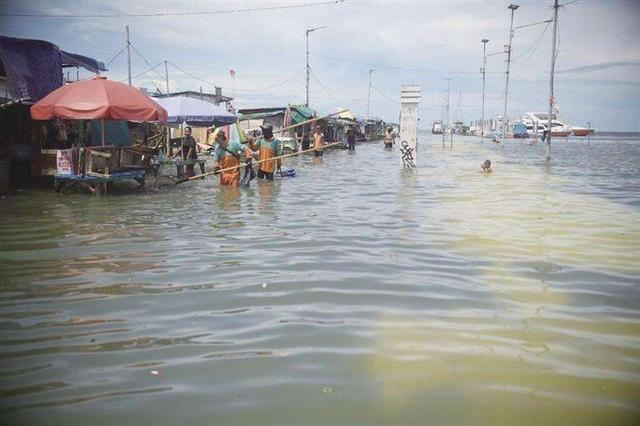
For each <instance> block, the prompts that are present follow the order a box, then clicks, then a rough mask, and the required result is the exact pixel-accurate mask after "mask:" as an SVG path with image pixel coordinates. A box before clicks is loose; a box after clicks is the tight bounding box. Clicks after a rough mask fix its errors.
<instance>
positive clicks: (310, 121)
mask: <svg viewBox="0 0 640 426" xmlns="http://www.w3.org/2000/svg"><path fill="white" fill-rule="evenodd" d="M347 111H349V110H348V109H346V108H345V109H341V110H340V111H336V112H334V113H331V114H327V115H324V116H322V117H318V118H311V119H309V120H306V121H302V122H300V123H297V124H292V125H291V126H288V127H285V128H284V129H279V130H274V131H273V133H282V132H285V131H287V130H290V129H293V128H295V127H300V126H304V125H305V124H309V123H313V122H314V121H318V120H324V119H325V118H329V117H333V116H334V115H339V114H342V113H343V112H347ZM247 120H251V119H250V118H248V119H247ZM247 120H238V121H247Z"/></svg>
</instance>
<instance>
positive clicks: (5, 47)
mask: <svg viewBox="0 0 640 426" xmlns="http://www.w3.org/2000/svg"><path fill="white" fill-rule="evenodd" d="M0 60H2V62H3V64H4V69H5V71H6V73H7V82H8V83H9V93H11V96H13V97H14V98H20V99H22V98H26V99H32V100H39V99H41V98H44V97H45V96H46V95H48V94H49V93H51V92H52V91H54V90H55V89H57V88H58V87H60V86H62V59H61V56H60V51H59V50H58V47H57V46H56V45H54V44H52V43H49V42H46V41H42V40H27V39H21V38H12V37H3V36H0Z"/></svg>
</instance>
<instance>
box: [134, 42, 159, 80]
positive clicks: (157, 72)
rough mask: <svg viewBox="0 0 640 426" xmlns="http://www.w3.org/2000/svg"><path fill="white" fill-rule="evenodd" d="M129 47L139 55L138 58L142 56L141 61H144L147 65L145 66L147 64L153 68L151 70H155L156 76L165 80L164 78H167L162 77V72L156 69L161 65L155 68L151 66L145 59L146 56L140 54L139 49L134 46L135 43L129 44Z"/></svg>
mask: <svg viewBox="0 0 640 426" xmlns="http://www.w3.org/2000/svg"><path fill="white" fill-rule="evenodd" d="M129 45H130V46H131V47H132V48H133V51H134V52H136V54H137V55H138V56H140V59H142V60H143V61H144V63H145V64H147V66H149V67H151V69H152V70H154V71H155V72H156V74H158V75H159V76H160V78H162V79H164V78H165V76H164V75H162V74H161V73H160V71H158V70H157V69H156V67H157V66H158V65H159V64H158V65H156V67H154V66H153V65H151V64H150V63H149V61H147V60H146V59H145V58H144V56H142V53H140V52H139V51H138V49H136V47H135V46H134V45H133V43H131V42H129Z"/></svg>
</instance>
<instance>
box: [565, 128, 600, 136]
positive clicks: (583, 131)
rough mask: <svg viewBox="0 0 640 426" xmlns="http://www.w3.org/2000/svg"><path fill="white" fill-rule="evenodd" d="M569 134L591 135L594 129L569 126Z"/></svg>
mask: <svg viewBox="0 0 640 426" xmlns="http://www.w3.org/2000/svg"><path fill="white" fill-rule="evenodd" d="M571 130H572V132H571V134H572V135H573V136H589V135H592V134H593V133H594V132H595V131H596V130H595V129H587V128H586V127H578V126H571Z"/></svg>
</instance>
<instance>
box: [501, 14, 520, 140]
mask: <svg viewBox="0 0 640 426" xmlns="http://www.w3.org/2000/svg"><path fill="white" fill-rule="evenodd" d="M519 7H520V6H518V5H517V4H510V5H509V6H508V7H507V9H511V26H510V27H509V45H508V46H505V47H506V48H507V77H506V82H505V88H504V114H503V116H502V143H503V146H504V136H505V133H506V132H507V124H506V123H507V100H508V99H509V66H510V65H511V42H512V41H513V12H515V11H516V9H517V8H519Z"/></svg>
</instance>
